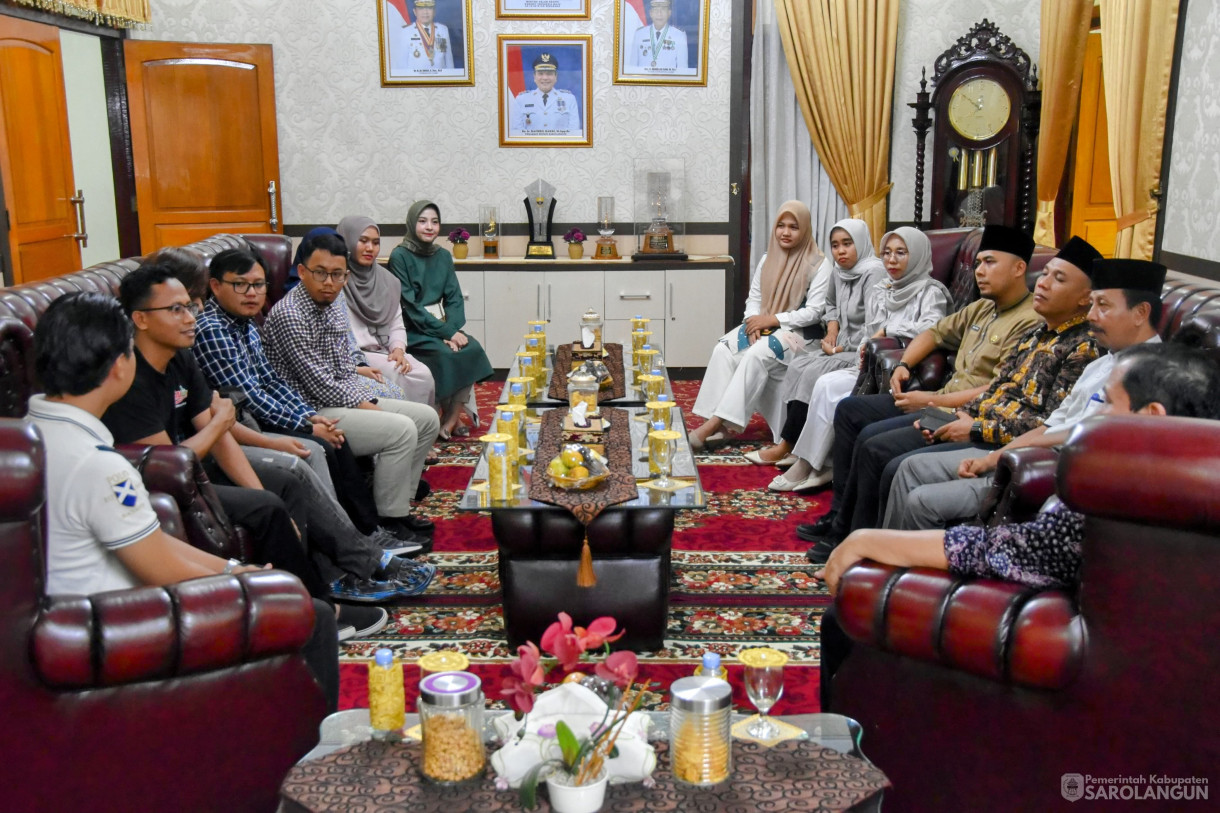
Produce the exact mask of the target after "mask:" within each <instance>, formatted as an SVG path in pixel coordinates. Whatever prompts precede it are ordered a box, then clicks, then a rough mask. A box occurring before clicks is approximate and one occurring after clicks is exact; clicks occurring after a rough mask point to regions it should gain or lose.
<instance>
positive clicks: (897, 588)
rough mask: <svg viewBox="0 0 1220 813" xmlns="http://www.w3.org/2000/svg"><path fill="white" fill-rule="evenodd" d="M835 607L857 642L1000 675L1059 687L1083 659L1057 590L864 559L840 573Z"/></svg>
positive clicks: (1080, 632) (1077, 626)
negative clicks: (840, 577)
mask: <svg viewBox="0 0 1220 813" xmlns="http://www.w3.org/2000/svg"><path fill="white" fill-rule="evenodd" d="M835 612H836V614H837V616H838V621H839V624H840V626H842V628H843V631H844V632H846V633H847V635H849V636H850V637H851V638H852V639H853V640H855V641H857V642H859V643H861V644H864V645H867V646H870V647H873V648H874V649H880V650H883V651H887V652H893V653H895V654H898V655H903V656H905V657H909V658H914V659H916V660H920V661H925V662H929V663H935V664H939V665H942V666H945V667H946V668H949V669H957V670H961V671H964V672H969V673H971V674H974V675H978V676H980V677H983V678H987V679H989V680H993V681H997V682H1001V683H1010V684H1013V685H1019V686H1026V687H1031V688H1038V689H1062V688H1064V687H1066V686H1068V685H1070V684H1071V682H1072V681H1073V680H1075V678H1076V675H1077V674H1078V673H1079V671H1080V668H1081V664H1082V662H1083V654H1084V628H1083V623H1082V621H1081V619H1080V617H1079V614H1078V612H1077V610H1076V607H1075V605H1074V603H1073V601H1072V599H1071V598H1070V597H1069V596H1068V595H1067V594H1066V593H1064V592H1063V591H1061V590H1041V591H1040V590H1035V589H1032V588H1028V587H1024V586H1022V585H1019V584H1013V583H1009V582H1004V581H998V580H995V579H961V578H958V577H956V576H954V575H952V574H950V573H947V572H946V571H943V570H932V569H928V568H910V569H907V568H899V567H891V566H890V565H881V564H877V563H876V562H871V561H867V560H866V561H864V562H861V563H859V564H857V565H855V566H853V567H851V568H849V569H848V570H847V572H846V573H844V574H843V579H842V581H841V582H840V585H839V592H838V595H836V596H835Z"/></svg>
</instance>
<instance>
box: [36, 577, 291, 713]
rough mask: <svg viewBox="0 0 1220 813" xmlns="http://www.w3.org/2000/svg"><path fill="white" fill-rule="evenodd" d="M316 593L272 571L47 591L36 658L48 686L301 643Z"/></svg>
mask: <svg viewBox="0 0 1220 813" xmlns="http://www.w3.org/2000/svg"><path fill="white" fill-rule="evenodd" d="M313 624H314V609H313V602H312V600H311V599H310V597H309V594H308V593H307V592H306V591H305V587H304V586H303V585H302V584H301V582H300V580H299V579H297V578H296V577H295V576H293V575H291V574H289V573H285V572H283V571H278V570H269V571H258V572H250V573H241V574H238V575H236V576H207V577H204V578H201V579H191V580H189V581H185V582H179V583H178V584H172V585H169V586H167V587H139V588H135V589H132V590H115V591H111V592H107V593H97V594H95V595H92V596H50V597H48V598H47V600H46V605H45V606H44V608H43V610H42V612H41V614H40V615H39V617H38V620H37V621H36V622H35V624H34V633H33V641H32V649H33V660H34V667H35V669H36V671H37V672H38V675H39V677H41V679H42V681H43V683H44V684H46V685H47V686H49V687H51V688H55V689H62V690H68V689H90V688H102V687H108V686H117V685H122V684H128V683H139V682H141V681H148V680H165V679H169V678H176V677H183V676H186V675H191V674H195V673H199V672H207V671H211V670H216V669H223V668H226V667H230V666H237V665H241V664H245V663H252V662H254V661H258V660H262V659H265V658H271V657H274V656H277V655H290V654H294V653H296V652H298V651H300V649H301V647H302V646H304V645H305V642H306V641H308V640H309V636H310V635H311V634H312V632H313Z"/></svg>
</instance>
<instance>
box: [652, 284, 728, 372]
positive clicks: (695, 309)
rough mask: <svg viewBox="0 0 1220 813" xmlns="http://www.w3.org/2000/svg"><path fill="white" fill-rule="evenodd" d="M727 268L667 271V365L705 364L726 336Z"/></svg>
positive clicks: (690, 365)
mask: <svg viewBox="0 0 1220 813" xmlns="http://www.w3.org/2000/svg"><path fill="white" fill-rule="evenodd" d="M724 282H725V281H724V269H722V268H682V269H670V270H667V271H666V272H665V344H664V345H663V348H664V355H665V365H666V366H667V367H705V366H707V360H708V358H709V357H710V356H711V354H712V347H713V346H714V345H715V344H716V340H717V339H719V338H720V337H721V336H723V335H724V291H725V288H724Z"/></svg>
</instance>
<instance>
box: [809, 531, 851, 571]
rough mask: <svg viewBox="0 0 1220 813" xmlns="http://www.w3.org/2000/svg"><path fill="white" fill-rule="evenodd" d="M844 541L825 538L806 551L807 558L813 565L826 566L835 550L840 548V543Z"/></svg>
mask: <svg viewBox="0 0 1220 813" xmlns="http://www.w3.org/2000/svg"><path fill="white" fill-rule="evenodd" d="M841 541H843V540H841V539H834V538H831V537H828V538H824V539H821V540H819V541H818V543H817V544H816V545H814V546H813V547H811V548H810V549H809V550H807V551H805V558H806V559H808V560H809V563H810V564H812V565H824V564H826V560H827V559H829V558H830V554H832V553H834V549H835V548H837V547H838V546H839V542H841Z"/></svg>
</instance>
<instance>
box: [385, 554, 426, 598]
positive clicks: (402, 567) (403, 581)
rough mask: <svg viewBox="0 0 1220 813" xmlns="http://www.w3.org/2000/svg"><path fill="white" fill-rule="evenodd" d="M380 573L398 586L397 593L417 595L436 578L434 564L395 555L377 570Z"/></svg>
mask: <svg viewBox="0 0 1220 813" xmlns="http://www.w3.org/2000/svg"><path fill="white" fill-rule="evenodd" d="M382 573H384V574H385V575H386V576H387V577H389V578H391V579H392V580H393V581H394V583H396V584H397V585H398V586H399V591H398V595H400V596H418V595H419V594H420V593H422V592H424V591H425V590H427V589H428V585H430V584H432V580H433V579H434V578H436V565H433V564H429V563H428V562H412V561H411V560H410V559H399V558H397V557H395V558H393V559H391V560H390V563H389V564H388V565H386V566H385V567H384V568H382V569H381V570H379V571H378V574H379V575H380V574H382Z"/></svg>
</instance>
